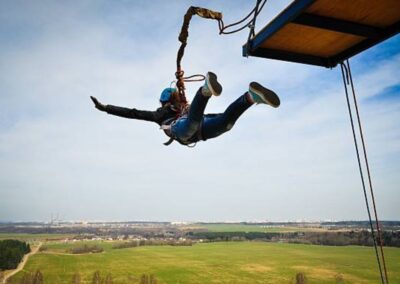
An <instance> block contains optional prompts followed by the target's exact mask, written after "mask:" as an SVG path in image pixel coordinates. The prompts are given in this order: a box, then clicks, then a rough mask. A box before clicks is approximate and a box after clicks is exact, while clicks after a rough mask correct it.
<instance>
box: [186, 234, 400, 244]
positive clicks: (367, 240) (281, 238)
mask: <svg viewBox="0 0 400 284" xmlns="http://www.w3.org/2000/svg"><path fill="white" fill-rule="evenodd" d="M187 237H188V238H190V239H193V240H199V239H202V240H205V241H209V242H218V241H247V240H249V241H252V240H262V241H270V242H289V243H301V244H314V245H329V246H346V245H359V246H372V245H373V239H372V234H371V232H369V231H343V232H306V233H303V232H294V233H263V232H189V233H188V234H187ZM378 242H379V240H378ZM382 242H383V245H384V246H388V247H400V231H384V232H382Z"/></svg>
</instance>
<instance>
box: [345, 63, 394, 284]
mask: <svg viewBox="0 0 400 284" xmlns="http://www.w3.org/2000/svg"><path fill="white" fill-rule="evenodd" d="M346 63H347V66H348V72H349V78H350V84H351V89H352V93H353V101H354V106H355V109H356V114H357V121H358V128H359V129H358V130H359V132H360V137H361V143H362V148H363V153H364V160H365V165H366V169H367V174H368V183H369V188H370V192H371V199H372V204H373V208H374V215H375V223H376V229H377V231H378V240H379V246H380V250H381V256H382V263H383V268H384V272H385V278H386V283H389V280H388V276H387V269H386V262H385V254H384V253H383V240H382V233H381V229H380V224H379V219H378V213H377V209H376V203H375V195H374V190H373V187H372V178H371V172H370V170H369V162H368V156H367V150H366V146H365V140H364V135H363V130H362V126H361V119H360V114H359V111H358V103H357V98H356V93H355V89H354V84H353V76H352V75H351V68H350V62H349V61H348V60H347V61H346Z"/></svg>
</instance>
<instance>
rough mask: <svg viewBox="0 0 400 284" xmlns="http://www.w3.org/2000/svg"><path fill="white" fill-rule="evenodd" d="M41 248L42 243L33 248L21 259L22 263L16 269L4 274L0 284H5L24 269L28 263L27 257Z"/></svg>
mask: <svg viewBox="0 0 400 284" xmlns="http://www.w3.org/2000/svg"><path fill="white" fill-rule="evenodd" d="M41 246H42V242H40V243H39V245H38V246H36V247H35V248H33V249H32V251H31V252H30V253H28V254H26V255H24V257H23V258H22V261H21V262H20V263H19V264H18V267H17V268H15V269H13V270H9V271H7V272H6V274H5V276H4V279H3V280H2V282H1V283H3V284H5V283H7V280H8V279H9V278H10V277H11V276H13V275H15V274H17V273H18V272H20V271H21V270H22V269H24V266H25V264H26V262H27V261H28V259H29V257H30V256H31V255H34V254H35V253H37V252H38V250H39V248H40V247H41Z"/></svg>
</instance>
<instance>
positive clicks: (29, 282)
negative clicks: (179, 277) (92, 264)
mask: <svg viewBox="0 0 400 284" xmlns="http://www.w3.org/2000/svg"><path fill="white" fill-rule="evenodd" d="M128 278H129V279H128V282H129V283H137V284H157V283H158V281H157V278H156V277H155V276H154V275H153V274H142V275H141V276H140V277H133V276H129V277H128ZM88 280H89V279H87V280H82V276H81V274H80V273H79V272H76V273H74V274H73V275H72V279H71V283H72V284H83V283H91V284H113V283H114V280H113V277H112V275H111V273H107V274H106V275H102V274H101V273H100V271H98V270H97V271H95V272H94V273H93V275H92V277H91V279H90V280H89V281H88ZM12 283H18V284H43V283H46V282H45V277H44V276H43V274H42V272H40V270H36V271H35V272H25V273H24V274H23V275H22V277H21V278H20V279H19V281H18V282H16V281H12Z"/></svg>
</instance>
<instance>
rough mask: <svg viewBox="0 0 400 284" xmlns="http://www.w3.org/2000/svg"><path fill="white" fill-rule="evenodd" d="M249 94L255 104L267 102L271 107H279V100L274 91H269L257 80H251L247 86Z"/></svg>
mask: <svg viewBox="0 0 400 284" xmlns="http://www.w3.org/2000/svg"><path fill="white" fill-rule="evenodd" d="M249 94H250V96H251V98H252V99H253V101H254V102H255V103H256V104H268V105H270V106H272V107H275V108H277V107H279V105H280V104H281V101H280V100H279V97H278V95H277V94H275V92H274V91H271V90H269V89H267V88H265V87H263V86H261V85H260V84H258V83H257V82H251V83H250V86H249Z"/></svg>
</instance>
